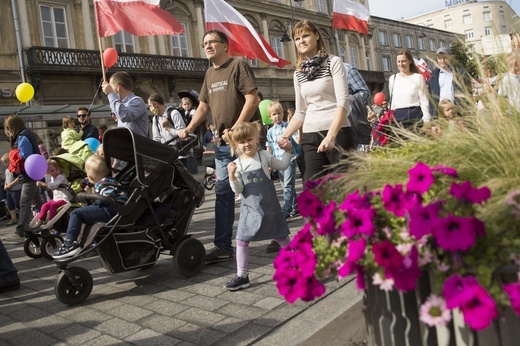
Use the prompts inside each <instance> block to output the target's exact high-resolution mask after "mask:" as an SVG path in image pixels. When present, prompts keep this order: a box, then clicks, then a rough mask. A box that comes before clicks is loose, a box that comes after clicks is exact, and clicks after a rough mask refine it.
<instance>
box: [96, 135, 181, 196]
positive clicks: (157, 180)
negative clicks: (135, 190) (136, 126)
mask: <svg viewBox="0 0 520 346" xmlns="http://www.w3.org/2000/svg"><path fill="white" fill-rule="evenodd" d="M103 152H104V155H105V160H106V162H107V165H108V166H109V167H111V161H112V159H116V160H121V161H124V162H126V163H127V165H130V167H131V169H132V170H134V172H135V177H136V179H137V180H138V182H139V184H141V185H143V186H146V187H147V188H148V191H149V193H150V194H151V195H152V197H157V196H158V195H159V194H161V193H162V192H163V191H165V190H166V189H169V188H170V187H171V186H172V184H173V178H174V172H175V165H174V162H175V160H176V159H177V157H178V156H179V153H178V150H177V149H176V148H174V147H172V146H170V145H164V144H161V143H159V142H156V141H154V140H152V139H150V138H147V137H143V136H140V135H136V134H135V133H133V132H132V131H130V130H129V129H127V128H126V127H116V128H111V129H109V130H107V131H106V132H105V133H104V135H103Z"/></svg>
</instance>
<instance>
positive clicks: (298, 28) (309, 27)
mask: <svg viewBox="0 0 520 346" xmlns="http://www.w3.org/2000/svg"><path fill="white" fill-rule="evenodd" d="M304 31H310V32H311V33H313V34H318V35H319V38H318V42H317V48H318V52H319V51H325V52H326V51H327V48H326V47H325V42H324V41H323V36H321V34H320V31H319V30H318V28H317V27H316V25H314V23H313V22H311V21H310V20H307V19H305V20H301V21H299V22H298V23H296V25H295V26H294V29H293V31H292V39H293V41H294V37H295V36H298V35H300V34H301V33H303V32H304ZM297 54H298V59H297V60H296V68H297V69H298V70H300V69H301V67H302V61H303V60H305V59H307V57H306V56H305V55H304V54H301V53H299V52H297Z"/></svg>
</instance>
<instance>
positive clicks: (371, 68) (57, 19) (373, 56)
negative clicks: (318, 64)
mask: <svg viewBox="0 0 520 346" xmlns="http://www.w3.org/2000/svg"><path fill="white" fill-rule="evenodd" d="M359 2H360V3H362V4H364V5H365V6H367V7H368V1H365V0H360V1H359ZM0 3H1V5H2V11H1V12H0V18H1V19H2V20H0V30H1V32H2V40H0V124H1V123H2V120H3V118H5V116H6V115H7V114H9V113H11V112H16V111H17V110H20V104H19V102H18V100H17V99H16V96H15V93H14V91H15V89H16V86H17V85H18V84H19V83H21V82H22V81H26V82H28V83H31V84H32V85H33V86H34V88H35V96H34V98H33V100H32V101H31V107H30V108H31V111H30V112H31V114H35V113H37V112H38V109H40V110H41V113H42V114H44V116H42V115H40V116H39V117H36V118H34V119H33V118H31V119H33V120H34V123H32V124H31V126H33V127H35V128H43V129H47V128H52V129H53V131H58V130H59V131H61V128H57V129H56V130H54V128H55V127H57V126H59V124H61V118H62V117H63V115H74V114H69V113H70V111H71V109H72V110H73V109H74V107H68V108H66V107H63V108H60V107H56V106H58V105H76V106H79V105H81V106H87V107H89V106H91V107H93V108H92V109H93V110H94V112H95V114H94V118H95V119H94V121H95V122H103V121H109V119H110V114H109V110H108V108H107V107H102V105H106V104H107V100H106V97H105V96H104V94H102V93H101V92H100V88H99V86H100V83H101V80H102V73H101V64H100V54H99V43H98V37H97V33H96V25H95V15H94V8H93V6H94V4H93V1H85V0H27V1H25V0H0ZM228 3H229V4H230V5H232V6H233V7H234V8H236V9H237V10H238V11H239V12H240V13H241V14H242V15H244V17H246V19H247V20H248V21H249V22H250V23H251V24H252V26H253V27H254V28H255V29H256V30H257V31H258V32H259V33H260V34H261V35H262V36H263V37H264V38H265V39H266V41H267V42H269V43H270V44H271V46H272V47H273V49H274V50H275V52H276V53H277V54H278V55H279V56H280V57H281V58H284V59H287V60H289V61H291V62H292V64H291V65H288V66H286V67H285V68H283V69H281V68H278V67H276V66H273V65H269V64H266V63H264V62H262V61H257V60H248V63H249V64H250V65H251V67H252V68H253V70H254V72H255V76H256V78H257V83H258V87H259V91H261V92H262V93H263V95H264V97H265V98H267V99H272V100H279V101H280V102H281V103H282V104H283V105H284V106H285V108H288V107H292V106H293V104H294V103H293V102H294V88H293V73H294V63H295V61H296V50H295V46H294V42H292V41H289V42H287V37H286V39H285V40H284V41H285V42H282V38H284V35H289V36H290V34H291V28H292V25H293V23H295V22H297V21H299V20H302V19H310V20H312V21H313V22H314V23H315V24H316V25H317V26H318V28H319V30H320V33H321V35H322V37H323V38H324V40H325V42H326V44H327V45H328V48H329V50H330V51H331V52H332V53H333V54H336V55H339V56H340V57H341V58H342V59H343V60H344V61H346V62H349V63H350V64H351V65H353V66H355V67H357V68H358V69H359V70H360V72H361V74H362V76H363V77H364V78H365V80H366V81H367V84H368V85H369V87H370V89H371V90H372V92H373V93H375V92H378V91H381V90H383V89H384V86H385V81H386V80H387V78H388V76H389V75H390V74H391V73H392V71H395V70H396V65H395V52H396V51H397V50H398V48H400V47H409V48H411V49H417V52H418V55H421V54H422V53H424V54H426V53H431V51H430V50H429V47H430V46H428V44H427V43H424V42H423V43H421V39H424V38H423V37H420V36H421V35H422V34H424V35H427V37H428V38H429V39H434V40H435V44H436V45H444V44H448V42H449V41H450V40H452V39H454V38H455V37H458V36H457V35H455V34H453V33H449V32H446V31H442V30H437V29H432V28H424V27H421V26H417V25H412V24H409V23H404V22H397V21H393V20H388V19H384V18H378V17H372V18H371V19H370V21H369V34H368V35H360V34H359V33H357V32H352V31H345V30H333V29H332V28H331V15H332V4H333V1H332V0H305V1H303V0H299V1H291V0H257V1H245V0H229V1H228ZM203 6H204V1H202V0H183V1H175V0H173V1H161V7H162V8H163V9H164V10H166V11H168V12H169V13H171V14H172V15H173V16H174V17H175V18H176V19H177V20H178V21H179V22H180V23H181V24H182V25H183V27H184V29H185V32H184V33H182V34H179V35H175V36H149V37H136V36H132V35H130V34H128V33H125V32H119V33H118V34H116V35H114V36H112V37H106V38H101V39H99V42H100V43H101V48H102V49H105V48H108V47H114V48H115V49H117V50H118V52H119V58H118V61H117V63H116V65H114V67H112V68H110V69H109V70H108V71H107V74H108V75H110V74H111V73H113V72H116V71H120V70H124V71H127V72H129V73H130V74H131V75H132V77H133V78H134V91H135V93H136V94H137V95H139V96H141V97H143V98H144V99H147V98H148V96H149V95H150V94H152V93H155V92H158V93H160V94H162V95H164V96H165V99H166V101H167V102H170V103H172V102H178V101H179V97H178V96H177V92H178V91H179V90H183V89H187V90H191V89H195V90H199V89H200V87H201V85H202V82H203V79H204V74H205V71H206V69H207V68H208V67H209V62H208V60H207V59H206V58H205V54H204V51H203V49H202V48H201V46H200V43H201V42H202V37H203V34H204V31H205V25H204V15H203V12H204V8H203ZM385 35H386V44H385V41H384V39H383V38H384V36H385ZM423 46H424V47H426V48H425V49H422V48H421V47H423ZM23 108H26V106H24V107H23ZM60 109H62V110H63V111H60ZM24 112H29V110H24V109H22V110H21V112H20V114H22V115H23V114H24ZM65 112H69V113H65ZM35 116H36V115H35ZM97 118H100V119H97ZM31 121H32V120H31ZM45 131H47V130H45ZM45 131H43V130H42V132H45ZM0 132H1V133H3V131H0ZM40 135H41V136H42V138H44V139H45V138H47V137H48V135H47V134H46V133H40Z"/></svg>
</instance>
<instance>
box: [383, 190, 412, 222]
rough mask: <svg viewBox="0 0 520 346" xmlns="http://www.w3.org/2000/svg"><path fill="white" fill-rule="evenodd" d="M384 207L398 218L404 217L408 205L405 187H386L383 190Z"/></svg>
mask: <svg viewBox="0 0 520 346" xmlns="http://www.w3.org/2000/svg"><path fill="white" fill-rule="evenodd" d="M382 196H383V198H382V199H383V205H384V207H385V208H386V210H388V211H389V212H392V213H394V214H395V215H396V216H404V214H405V212H406V209H407V206H408V204H407V203H406V202H407V201H406V199H405V194H404V191H403V185H402V184H397V185H395V186H391V185H386V186H385V188H384V189H383V195H382Z"/></svg>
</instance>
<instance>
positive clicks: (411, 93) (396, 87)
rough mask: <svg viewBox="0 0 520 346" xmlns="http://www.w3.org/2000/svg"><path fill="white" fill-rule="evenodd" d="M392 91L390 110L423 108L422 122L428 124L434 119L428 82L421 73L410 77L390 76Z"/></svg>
mask: <svg viewBox="0 0 520 346" xmlns="http://www.w3.org/2000/svg"><path fill="white" fill-rule="evenodd" d="M388 84H389V89H390V101H391V105H390V109H393V110H396V109H399V108H408V107H421V111H422V113H423V117H422V120H423V121H424V122H425V123H427V122H430V121H431V119H432V117H431V115H430V109H429V106H428V103H429V101H428V94H427V87H426V81H425V80H424V77H423V76H422V75H421V74H419V73H413V74H411V75H409V76H401V74H399V73H397V74H394V75H392V76H390V79H389V80H388Z"/></svg>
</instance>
